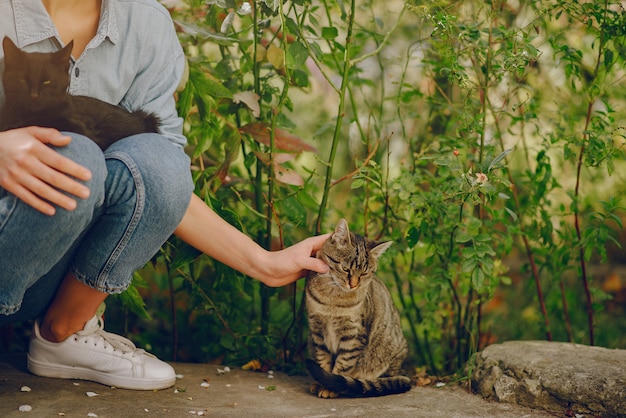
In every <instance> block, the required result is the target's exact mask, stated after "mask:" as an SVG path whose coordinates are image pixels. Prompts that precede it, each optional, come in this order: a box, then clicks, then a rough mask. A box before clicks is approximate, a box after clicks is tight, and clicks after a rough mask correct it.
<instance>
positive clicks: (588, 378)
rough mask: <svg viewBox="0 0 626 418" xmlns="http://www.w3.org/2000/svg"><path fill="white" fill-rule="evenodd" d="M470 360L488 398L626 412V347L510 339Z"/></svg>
mask: <svg viewBox="0 0 626 418" xmlns="http://www.w3.org/2000/svg"><path fill="white" fill-rule="evenodd" d="M470 364H471V366H472V367H473V370H472V387H473V389H474V390H475V391H476V392H478V393H479V394H481V395H482V396H483V397H484V398H486V399H490V400H495V401H498V402H505V403H516V404H520V405H524V406H529V407H533V408H542V409H545V410H547V411H552V412H561V413H562V412H563V411H571V413H572V414H592V415H599V416H602V417H626V350H620V349H607V348H602V347H591V346H585V345H580V344H571V343H559V342H548V341H510V342H505V343H502V344H494V345H491V346H488V347H487V348H485V349H484V350H483V351H481V352H479V353H477V354H476V356H475V361H474V362H473V363H470Z"/></svg>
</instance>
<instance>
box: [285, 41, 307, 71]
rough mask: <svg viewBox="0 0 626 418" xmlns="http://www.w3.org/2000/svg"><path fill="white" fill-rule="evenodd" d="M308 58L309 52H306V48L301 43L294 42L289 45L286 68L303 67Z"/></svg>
mask: <svg viewBox="0 0 626 418" xmlns="http://www.w3.org/2000/svg"><path fill="white" fill-rule="evenodd" d="M308 57H309V51H307V49H306V46H304V44H303V43H302V42H300V41H296V42H294V43H292V44H291V45H289V49H288V50H287V59H286V61H285V65H286V66H287V68H292V69H295V68H300V67H302V66H303V65H304V63H305V62H306V59H307V58H308Z"/></svg>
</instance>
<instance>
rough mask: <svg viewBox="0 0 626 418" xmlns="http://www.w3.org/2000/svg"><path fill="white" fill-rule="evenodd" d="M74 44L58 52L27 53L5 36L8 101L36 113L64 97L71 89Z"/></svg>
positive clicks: (5, 80) (5, 82) (6, 92)
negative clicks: (71, 63)
mask: <svg viewBox="0 0 626 418" xmlns="http://www.w3.org/2000/svg"><path fill="white" fill-rule="evenodd" d="M72 46H73V42H70V43H68V44H67V45H66V46H65V48H63V49H60V50H58V51H56V52H49V53H48V52H46V53H44V52H24V51H22V50H20V49H19V48H18V47H17V46H16V45H15V44H14V43H13V41H12V40H11V39H10V38H9V37H7V36H5V37H4V39H3V41H2V47H3V49H4V72H3V74H2V84H3V86H4V93H5V95H6V97H7V101H8V100H11V101H12V102H13V103H14V104H16V105H17V104H21V105H23V106H28V108H31V109H33V110H36V109H37V108H39V107H44V106H45V105H46V104H48V102H49V101H50V100H51V99H53V98H58V97H59V96H60V95H64V94H65V92H66V90H67V87H68V86H69V81H70V80H69V68H70V57H71V54H72Z"/></svg>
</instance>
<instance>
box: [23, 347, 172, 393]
mask: <svg viewBox="0 0 626 418" xmlns="http://www.w3.org/2000/svg"><path fill="white" fill-rule="evenodd" d="M27 366H28V370H29V371H30V372H31V373H32V374H34V375H37V376H43V377H54V378H59V379H80V380H90V381H93V382H97V383H100V384H103V385H106V386H113V387H116V388H120V389H133V390H159V389H167V388H170V387H172V386H174V383H176V377H173V378H170V379H166V380H144V379H132V378H124V377H112V376H111V375H110V374H108V373H105V372H98V371H96V370H91V369H83V368H80V367H67V366H62V365H58V364H50V363H41V362H38V361H37V360H33V359H32V358H31V357H30V355H28V361H27Z"/></svg>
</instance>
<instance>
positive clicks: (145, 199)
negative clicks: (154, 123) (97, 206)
mask: <svg viewBox="0 0 626 418" xmlns="http://www.w3.org/2000/svg"><path fill="white" fill-rule="evenodd" d="M106 156H107V165H108V167H109V176H111V175H115V174H113V173H114V172H118V174H119V172H120V169H119V167H120V164H123V166H125V169H124V170H123V171H124V174H123V175H124V176H129V177H132V178H133V181H132V182H131V181H128V180H127V181H125V182H124V183H125V184H127V185H129V184H132V185H134V187H135V188H136V189H137V190H136V194H137V196H136V198H137V199H138V204H139V205H143V206H144V211H145V212H147V213H149V214H150V216H151V217H154V219H159V221H160V222H162V223H163V226H164V227H165V226H166V225H173V227H174V228H175V227H176V226H177V225H178V223H180V220H181V219H182V217H183V215H184V213H185V212H186V209H187V205H188V204H189V200H190V199H191V193H192V192H193V187H194V186H193V181H192V179H191V173H190V170H189V157H188V156H187V155H186V154H185V153H184V151H183V150H182V149H180V148H179V147H177V146H175V145H173V144H171V143H170V142H169V141H168V140H167V139H165V138H163V137H162V136H161V135H155V134H145V135H136V136H133V137H130V138H125V139H123V140H122V141H120V142H119V143H116V144H113V145H112V146H111V147H110V148H109V149H108V150H107V152H106ZM113 167H116V168H113Z"/></svg>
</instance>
